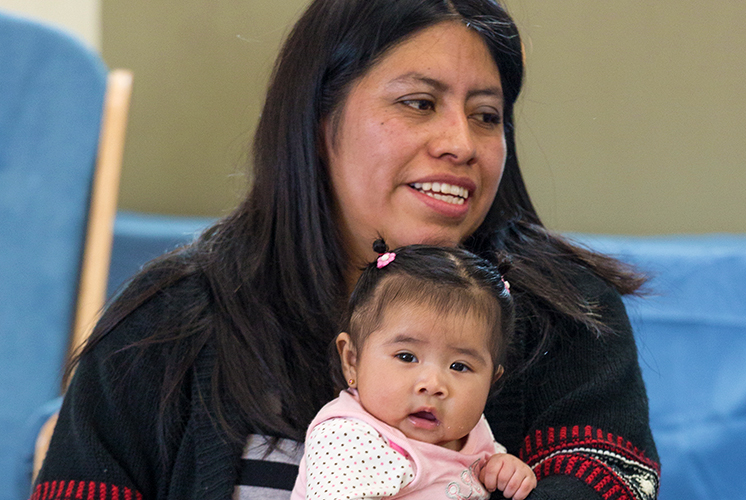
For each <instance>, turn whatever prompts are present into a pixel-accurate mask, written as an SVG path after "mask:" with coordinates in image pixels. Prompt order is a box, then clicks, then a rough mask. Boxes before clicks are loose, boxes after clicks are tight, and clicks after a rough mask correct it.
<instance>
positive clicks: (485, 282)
mask: <svg viewBox="0 0 746 500" xmlns="http://www.w3.org/2000/svg"><path fill="white" fill-rule="evenodd" d="M374 249H375V250H376V251H377V252H379V253H383V252H384V251H385V246H384V244H383V242H382V241H381V240H377V241H376V243H375V244H374ZM391 253H392V254H395V256H394V257H393V260H391V258H390V257H388V256H384V257H387V258H386V259H384V262H386V263H385V264H384V265H383V266H382V267H379V264H378V262H372V263H371V264H369V265H368V266H367V267H366V268H365V269H364V270H363V274H362V275H361V276H360V279H359V280H358V282H357V285H356V286H355V289H354V291H353V292H352V295H351V296H350V300H349V302H348V304H347V310H346V312H345V315H344V317H343V321H342V331H345V332H347V333H348V334H349V335H350V339H351V342H352V345H353V346H354V347H355V349H356V350H357V351H358V352H360V350H361V349H362V348H363V345H364V343H365V340H366V339H367V338H368V336H369V335H370V334H371V333H372V332H374V331H376V330H377V329H378V328H379V327H380V326H381V322H382V321H383V317H384V312H385V311H386V310H387V309H388V308H389V307H390V306H391V305H394V304H398V305H401V304H407V305H410V304H422V305H426V306H430V307H432V308H433V309H435V310H437V311H439V312H440V313H442V314H447V313H456V314H475V315H476V316H477V317H478V318H479V319H480V320H482V321H484V322H485V324H487V325H489V326H490V327H491V330H490V346H489V347H490V354H491V358H492V363H493V369H494V370H495V371H497V369H498V367H499V366H501V365H502V366H504V365H505V358H506V355H507V350H508V345H509V344H510V341H511V339H512V336H513V328H514V322H515V313H514V307H513V298H512V296H511V295H510V290H509V288H508V286H507V285H506V282H505V281H504V280H503V277H502V274H501V272H500V270H502V272H505V269H506V268H507V267H508V266H509V263H505V262H503V263H500V264H492V263H490V262H488V261H487V260H485V259H483V258H481V257H478V256H476V255H474V254H472V253H471V252H468V251H466V250H463V249H460V248H451V247H437V246H429V245H410V246H406V247H401V248H397V249H395V250H392V251H391ZM498 266H499V267H500V270H498Z"/></svg>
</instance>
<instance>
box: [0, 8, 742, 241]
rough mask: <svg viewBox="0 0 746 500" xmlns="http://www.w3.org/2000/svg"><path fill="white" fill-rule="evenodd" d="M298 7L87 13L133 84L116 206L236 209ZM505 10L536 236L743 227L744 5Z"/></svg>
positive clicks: (108, 55) (212, 211) (109, 55)
mask: <svg viewBox="0 0 746 500" xmlns="http://www.w3.org/2000/svg"><path fill="white" fill-rule="evenodd" d="M0 1H3V0H0ZM4 1H7V0H4ZM305 3H306V1H305V0H273V1H272V2H269V1H259V0H240V1H239V0H212V1H209V2H208V1H206V0H159V1H156V2H154V1H152V0H126V1H125V0H103V5H102V14H103V39H102V47H103V54H104V58H105V59H106V61H107V62H108V63H109V65H110V66H121V67H129V68H132V69H133V70H134V71H135V92H134V97H133V105H132V113H131V121H130V129H129V137H128V143H127V148H126V155H125V164H124V174H123V176H124V177H123V182H122V193H121V198H120V199H121V202H120V204H121V206H122V208H127V209H135V210H144V211H155V212H163V213H184V214H201V215H219V214H222V213H225V212H226V211H227V210H229V209H230V208H231V207H232V206H233V205H234V204H235V203H236V201H237V199H238V196H240V192H241V187H240V186H242V182H243V181H242V179H240V178H236V175H235V174H236V172H240V171H241V169H242V165H243V163H244V162H245V160H246V158H245V157H246V154H245V153H246V151H247V146H246V145H247V144H248V141H249V138H250V135H251V132H252V130H253V126H254V123H255V122H256V119H257V115H258V112H259V109H260V105H261V99H262V94H263V88H264V86H265V84H266V79H267V75H268V72H269V70H270V68H271V63H272V60H273V58H274V54H275V51H276V48H277V46H278V45H279V43H280V40H281V38H282V36H283V35H284V34H285V33H286V32H287V29H288V27H289V25H290V24H291V23H292V20H293V19H294V18H295V17H296V16H297V14H298V12H299V11H300V10H301V9H302V8H303V7H304V5H305ZM508 4H509V7H510V10H511V12H512V13H513V15H514V17H515V18H516V20H517V22H518V23H519V26H520V27H521V28H522V32H523V34H524V38H525V40H526V45H527V53H528V70H527V80H526V83H527V85H526V92H525V94H524V95H523V97H522V100H521V102H520V104H519V106H518V114H519V120H518V126H519V132H518V138H519V143H520V145H519V150H520V157H521V161H522V166H523V169H524V172H525V176H526V179H527V181H528V184H529V189H530V191H531V193H532V195H533V197H534V200H535V202H536V205H537V206H538V208H539V211H540V214H541V215H542V217H543V218H544V219H545V222H546V223H547V224H548V225H549V226H551V227H553V228H556V229H560V230H572V231H589V232H605V233H630V234H651V233H672V232H713V231H731V232H744V231H746V196H744V194H743V187H744V185H746V98H744V83H743V82H746V64H744V61H746V29H745V28H744V26H746V2H741V1H727V2H726V1H723V2H710V3H707V5H706V6H704V4H702V2H694V1H693V0H660V1H658V2H647V1H643V0H618V1H616V2H599V1H598V0H576V1H572V2H558V1H556V0H508Z"/></svg>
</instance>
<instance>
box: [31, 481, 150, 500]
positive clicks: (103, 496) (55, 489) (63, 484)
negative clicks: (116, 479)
mask: <svg viewBox="0 0 746 500" xmlns="http://www.w3.org/2000/svg"><path fill="white" fill-rule="evenodd" d="M122 490H124V495H121V494H120V492H121V491H122ZM122 496H123V497H124V500H133V497H134V499H136V500H142V494H141V493H140V492H139V491H137V490H132V489H130V488H127V487H120V486H117V485H114V484H109V483H98V482H95V481H57V480H55V481H45V482H43V483H39V484H37V485H36V486H35V487H34V489H33V491H32V494H31V496H30V497H29V500H63V499H64V500H83V499H84V498H85V499H86V500H121V497H122Z"/></svg>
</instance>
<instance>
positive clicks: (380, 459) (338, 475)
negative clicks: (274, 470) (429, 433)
mask: <svg viewBox="0 0 746 500" xmlns="http://www.w3.org/2000/svg"><path fill="white" fill-rule="evenodd" d="M305 462H306V463H305V466H306V499H307V500H336V499H351V500H352V499H355V500H363V499H372V498H381V497H388V496H393V495H395V494H397V493H398V492H399V490H401V488H403V487H404V486H405V485H406V484H408V483H409V482H410V481H411V480H412V479H413V477H414V470H413V468H412V466H411V465H410V463H409V460H408V459H407V458H406V457H405V456H404V455H402V454H401V453H399V452H397V451H395V450H394V449H392V448H391V447H390V446H389V444H388V440H386V439H385V438H384V437H383V436H381V435H380V434H379V433H378V431H376V430H375V429H374V428H373V427H371V426H370V425H368V424H366V423H364V422H361V421H359V420H355V419H347V418H334V419H330V420H327V421H325V422H322V423H320V424H319V425H318V426H316V427H315V428H314V429H313V430H312V431H311V433H310V435H309V436H308V439H307V440H306V450H305Z"/></svg>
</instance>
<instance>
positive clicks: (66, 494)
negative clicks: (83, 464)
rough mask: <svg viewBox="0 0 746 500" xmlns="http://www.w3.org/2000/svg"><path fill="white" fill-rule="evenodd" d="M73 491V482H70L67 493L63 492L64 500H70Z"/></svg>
mask: <svg viewBox="0 0 746 500" xmlns="http://www.w3.org/2000/svg"><path fill="white" fill-rule="evenodd" d="M74 489H75V481H70V482H69V483H68V484H67V491H66V492H65V500H70V499H71V498H72V496H73V490H74Z"/></svg>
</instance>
